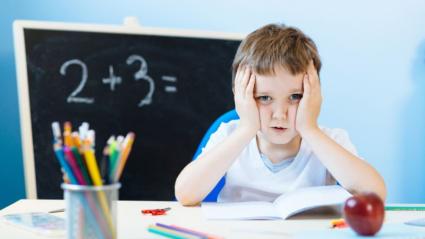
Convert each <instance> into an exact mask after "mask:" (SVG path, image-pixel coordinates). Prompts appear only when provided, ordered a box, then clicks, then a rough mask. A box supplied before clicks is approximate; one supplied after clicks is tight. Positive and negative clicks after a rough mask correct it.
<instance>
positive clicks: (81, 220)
mask: <svg viewBox="0 0 425 239" xmlns="http://www.w3.org/2000/svg"><path fill="white" fill-rule="evenodd" d="M120 187H121V184H119V183H116V184H110V185H104V186H85V185H75V184H62V189H63V190H64V198H65V204H66V206H65V214H66V234H67V238H68V239H76V238H84V239H90V238H96V239H101V238H104V239H115V238H117V220H116V218H117V201H118V190H119V188H120Z"/></svg>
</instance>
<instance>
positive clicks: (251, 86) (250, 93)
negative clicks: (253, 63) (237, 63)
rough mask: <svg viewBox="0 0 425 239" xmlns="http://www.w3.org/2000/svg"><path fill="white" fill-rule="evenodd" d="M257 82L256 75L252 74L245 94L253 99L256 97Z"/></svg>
mask: <svg viewBox="0 0 425 239" xmlns="http://www.w3.org/2000/svg"><path fill="white" fill-rule="evenodd" d="M255 80H256V78H255V74H254V73H252V72H251V76H250V77H249V82H248V85H247V87H246V91H245V94H246V95H247V96H249V97H250V98H252V96H253V95H254V85H255Z"/></svg>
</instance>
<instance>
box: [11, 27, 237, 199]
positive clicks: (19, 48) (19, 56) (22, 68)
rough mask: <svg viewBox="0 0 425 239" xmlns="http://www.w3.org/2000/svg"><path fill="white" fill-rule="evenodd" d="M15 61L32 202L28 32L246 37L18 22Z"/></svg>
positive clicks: (33, 177) (34, 189)
mask: <svg viewBox="0 0 425 239" xmlns="http://www.w3.org/2000/svg"><path fill="white" fill-rule="evenodd" d="M13 29H14V44H15V60H16V69H17V83H18V95H19V112H20V125H21V137H22V151H23V161H24V175H25V189H26V196H27V198H29V199H35V198H37V187H36V172H35V163H34V142H33V128H32V125H31V124H32V123H31V110H30V97H29V88H28V72H27V59H26V55H27V53H26V49H25V37H24V30H26V29H41V30H63V31H76V32H100V33H112V34H135V35H144V34H148V35H156V36H174V37H189V38H201V39H202V38H205V39H228V40H238V41H240V40H241V39H242V38H243V37H244V35H242V34H233V33H223V32H220V33H219V32H207V31H193V30H176V29H161V28H148V27H140V26H135V25H129V26H125V25H124V26H120V25H94V24H73V23H63V22H41V21H23V20H17V21H15V22H14V24H13Z"/></svg>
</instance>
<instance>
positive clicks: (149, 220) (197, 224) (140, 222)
mask: <svg viewBox="0 0 425 239" xmlns="http://www.w3.org/2000/svg"><path fill="white" fill-rule="evenodd" d="M63 207H64V201H62V200H19V201H17V202H16V203H14V204H12V205H10V206H8V207H6V208H4V209H3V210H1V211H0V216H1V215H5V214H11V213H21V212H35V211H38V212H40V211H41V212H48V211H50V210H55V209H59V208H63ZM164 207H171V208H172V209H171V210H170V211H169V212H167V215H166V216H146V215H142V214H141V212H140V210H141V209H146V208H164ZM117 210H118V219H117V220H118V238H122V239H123V238H125V239H136V238H137V239H142V238H164V237H160V236H157V235H154V234H151V233H149V232H147V227H148V225H150V224H154V223H156V222H161V223H166V224H175V225H179V226H183V227H188V228H191V229H194V230H199V231H203V232H209V233H211V234H215V235H220V236H223V237H225V238H264V239H265V238H291V237H292V236H293V235H294V234H295V233H297V232H301V231H305V230H316V229H319V230H320V229H326V228H329V225H330V224H329V223H330V220H331V219H334V218H335V216H301V217H294V218H291V219H288V220H255V221H241V220H232V221H220V220H207V219H205V218H204V217H203V216H202V213H201V208H200V207H183V206H181V205H180V204H178V203H177V202H161V201H119V202H118V209H117ZM55 215H58V216H61V217H64V216H65V214H64V213H55ZM423 217H425V212H424V211H421V212H419V211H387V212H386V219H385V222H386V223H403V222H405V221H407V220H411V219H415V218H423ZM415 228H418V227H415ZM335 230H336V229H335ZM424 231H425V229H424ZM0 237H1V238H8V239H15V238H16V239H18V238H19V239H22V238H34V239H36V238H46V237H42V236H39V235H37V234H35V233H33V232H30V231H25V230H21V229H19V228H17V227H14V226H9V225H7V224H5V223H0Z"/></svg>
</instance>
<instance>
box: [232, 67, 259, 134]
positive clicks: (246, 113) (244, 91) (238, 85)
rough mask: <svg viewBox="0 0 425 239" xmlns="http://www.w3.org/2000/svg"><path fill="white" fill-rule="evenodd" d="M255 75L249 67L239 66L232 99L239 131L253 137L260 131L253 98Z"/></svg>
mask: <svg viewBox="0 0 425 239" xmlns="http://www.w3.org/2000/svg"><path fill="white" fill-rule="evenodd" d="M254 85H255V74H254V73H253V72H252V70H251V68H250V67H247V66H239V68H238V71H237V72H236V77H235V86H234V97H235V107H236V112H237V113H238V115H239V118H240V125H239V127H240V128H241V129H244V130H247V131H248V132H249V133H250V134H253V135H255V134H256V133H257V131H258V130H259V129H260V117H259V113H258V108H257V103H256V102H255V98H254Z"/></svg>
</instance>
